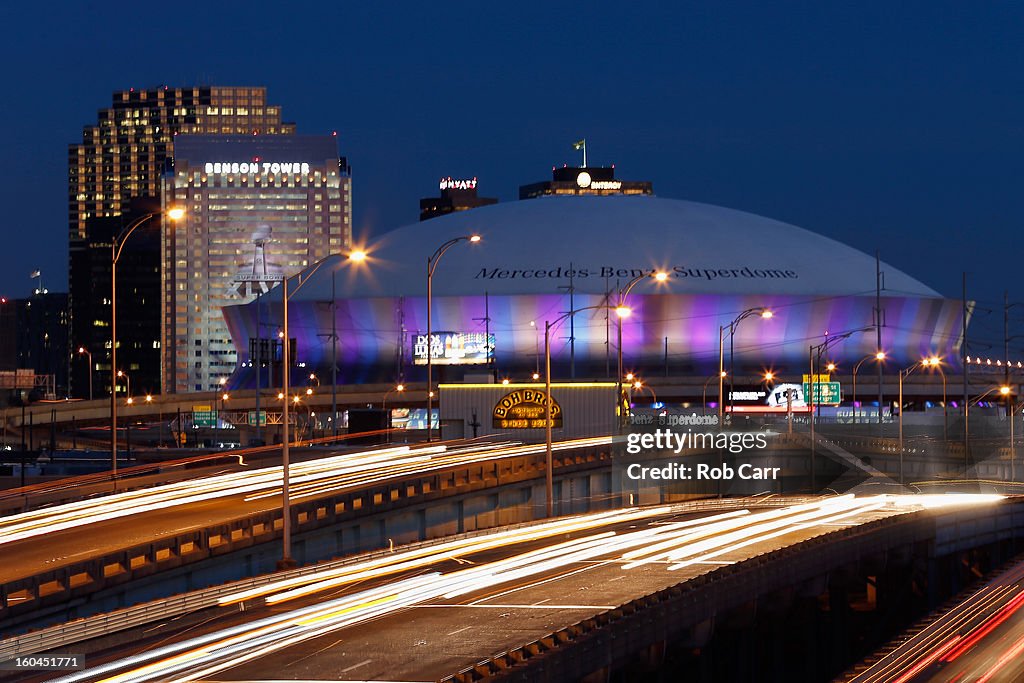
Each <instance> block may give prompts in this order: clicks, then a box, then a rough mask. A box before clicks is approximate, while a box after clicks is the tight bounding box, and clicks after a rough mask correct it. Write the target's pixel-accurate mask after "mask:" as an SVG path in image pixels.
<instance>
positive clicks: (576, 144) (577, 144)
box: [572, 138, 587, 152]
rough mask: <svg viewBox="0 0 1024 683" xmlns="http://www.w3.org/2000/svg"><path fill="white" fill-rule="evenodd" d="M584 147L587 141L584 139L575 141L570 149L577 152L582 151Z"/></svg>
mask: <svg viewBox="0 0 1024 683" xmlns="http://www.w3.org/2000/svg"><path fill="white" fill-rule="evenodd" d="M586 146H587V139H586V138H583V139H582V140H577V141H576V142H574V143H572V148H573V149H575V150H576V151H577V152H578V151H579V150H581V149H583V148H584V147H586Z"/></svg>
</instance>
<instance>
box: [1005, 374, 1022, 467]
mask: <svg viewBox="0 0 1024 683" xmlns="http://www.w3.org/2000/svg"><path fill="white" fill-rule="evenodd" d="M1006 400H1007V401H1011V403H1010V481H1011V482H1016V481H1017V471H1016V465H1015V462H1016V454H1017V445H1016V444H1015V443H1014V435H1013V421H1014V420H1015V419H1016V417H1015V416H1016V415H1017V409H1018V408H1019V407H1020V406H1018V405H1017V402H1016V400H1015V399H1013V398H1011V397H1010V396H1009V394H1007V396H1006Z"/></svg>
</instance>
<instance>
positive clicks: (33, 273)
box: [29, 270, 43, 278]
mask: <svg viewBox="0 0 1024 683" xmlns="http://www.w3.org/2000/svg"><path fill="white" fill-rule="evenodd" d="M42 274H43V273H42V272H41V271H38V270H33V271H32V274H31V275H29V277H30V278H31V277H40V276H41V275H42Z"/></svg>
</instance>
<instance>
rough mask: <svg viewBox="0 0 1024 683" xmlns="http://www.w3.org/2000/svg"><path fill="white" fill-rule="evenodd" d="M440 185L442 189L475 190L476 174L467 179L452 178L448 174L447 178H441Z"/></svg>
mask: <svg viewBox="0 0 1024 683" xmlns="http://www.w3.org/2000/svg"><path fill="white" fill-rule="evenodd" d="M440 185H441V189H442V190H475V189H476V176H474V177H473V178H471V179H469V180H466V179H462V180H454V179H452V177H451V176H448V177H447V178H441V183H440Z"/></svg>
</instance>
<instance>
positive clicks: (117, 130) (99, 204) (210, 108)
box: [68, 86, 295, 239]
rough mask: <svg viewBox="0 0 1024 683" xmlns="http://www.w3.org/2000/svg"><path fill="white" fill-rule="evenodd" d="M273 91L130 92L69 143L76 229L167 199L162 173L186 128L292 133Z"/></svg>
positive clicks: (71, 215)
mask: <svg viewBox="0 0 1024 683" xmlns="http://www.w3.org/2000/svg"><path fill="white" fill-rule="evenodd" d="M294 132H295V124H294V123H283V122H282V121H281V107H280V106H278V105H271V104H267V91H266V88H251V87H193V88H171V87H168V86H161V87H159V88H151V89H136V88H131V89H129V90H122V91H120V92H115V93H114V96H113V102H112V104H111V106H110V107H108V108H107V109H101V110H100V111H99V113H98V115H97V122H96V124H95V125H88V126H85V128H83V129H82V142H80V143H75V144H72V145H69V147H68V228H69V235H70V237H71V238H72V239H74V238H75V237H84V236H85V221H86V220H88V219H89V218H91V217H93V216H99V217H104V216H118V215H120V214H121V213H123V212H125V211H127V209H128V205H129V203H130V202H131V200H132V199H133V198H135V197H159V196H160V176H161V174H162V173H163V171H164V164H165V162H166V160H167V158H168V157H169V156H171V154H172V149H173V141H174V136H175V135H177V134H179V133H183V134H184V133H188V134H204V133H209V134H217V135H252V134H254V133H258V134H260V135H274V134H285V135H287V134H292V133H294Z"/></svg>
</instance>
